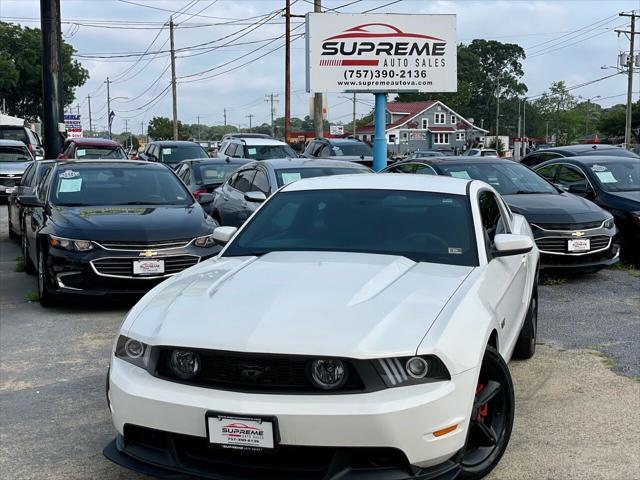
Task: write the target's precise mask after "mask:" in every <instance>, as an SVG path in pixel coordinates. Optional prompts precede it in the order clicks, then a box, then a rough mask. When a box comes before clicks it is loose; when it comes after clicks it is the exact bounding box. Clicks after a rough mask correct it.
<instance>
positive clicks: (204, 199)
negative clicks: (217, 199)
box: [198, 193, 214, 205]
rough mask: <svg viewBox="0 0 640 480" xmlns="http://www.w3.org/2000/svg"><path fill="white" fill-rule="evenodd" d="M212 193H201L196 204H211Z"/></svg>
mask: <svg viewBox="0 0 640 480" xmlns="http://www.w3.org/2000/svg"><path fill="white" fill-rule="evenodd" d="M213 197H214V195H213V193H201V194H200V196H199V197H198V203H199V204H200V205H207V204H209V203H211V202H213Z"/></svg>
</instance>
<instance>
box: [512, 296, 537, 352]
mask: <svg viewBox="0 0 640 480" xmlns="http://www.w3.org/2000/svg"><path fill="white" fill-rule="evenodd" d="M537 335H538V289H537V288H536V287H534V288H533V293H532V294H531V300H529V309H528V310H527V316H526V317H525V319H524V325H522V330H520V336H519V337H518V342H517V343H516V348H515V350H514V351H513V356H514V358H519V359H521V360H528V359H529V358H531V357H533V355H534V354H535V353H536V338H537Z"/></svg>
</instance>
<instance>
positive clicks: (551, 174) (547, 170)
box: [535, 165, 558, 182]
mask: <svg viewBox="0 0 640 480" xmlns="http://www.w3.org/2000/svg"><path fill="white" fill-rule="evenodd" d="M557 171H558V165H545V166H544V167H542V168H537V169H536V170H535V172H536V173H537V174H538V175H541V176H543V177H544V178H546V179H547V180H549V181H550V182H553V179H554V178H555V177H556V172H557Z"/></svg>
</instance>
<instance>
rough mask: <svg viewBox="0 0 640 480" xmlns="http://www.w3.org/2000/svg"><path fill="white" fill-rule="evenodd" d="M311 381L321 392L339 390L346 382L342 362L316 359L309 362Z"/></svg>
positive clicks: (345, 372)
mask: <svg viewBox="0 0 640 480" xmlns="http://www.w3.org/2000/svg"><path fill="white" fill-rule="evenodd" d="M311 381H312V382H313V384H314V385H315V386H316V387H318V388H321V389H323V390H334V389H336V388H340V387H341V386H342V385H344V383H345V382H346V381H347V369H346V368H345V365H344V362H343V361H342V360H335V359H318V360H314V361H313V362H311Z"/></svg>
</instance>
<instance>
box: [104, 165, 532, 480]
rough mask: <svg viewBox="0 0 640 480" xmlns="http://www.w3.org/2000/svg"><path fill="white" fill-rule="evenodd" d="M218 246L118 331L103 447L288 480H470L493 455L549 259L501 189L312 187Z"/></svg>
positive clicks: (396, 179) (295, 190) (443, 183)
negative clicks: (541, 266)
mask: <svg viewBox="0 0 640 480" xmlns="http://www.w3.org/2000/svg"><path fill="white" fill-rule="evenodd" d="M215 238H216V239H217V240H218V241H220V242H223V243H226V242H228V243H227V245H226V246H225V248H224V249H223V251H222V252H221V253H220V255H219V257H216V258H214V259H211V260H209V261H206V262H203V263H201V264H199V265H197V266H195V267H193V268H190V269H188V270H186V271H184V272H182V273H180V274H178V275H176V276H174V277H172V278H171V279H169V280H167V281H165V282H164V283H162V284H160V285H159V286H157V287H156V288H154V289H153V290H152V291H151V292H149V293H148V294H147V295H146V296H145V297H144V298H143V299H142V300H141V301H140V302H139V303H138V304H137V305H136V306H135V307H134V308H133V309H132V310H131V311H130V312H129V314H128V315H127V317H126V319H125V321H124V323H123V324H122V327H121V329H120V332H119V335H118V337H117V339H116V342H115V345H114V351H113V356H112V359H111V366H110V373H109V379H108V386H107V388H108V392H107V396H108V401H109V406H110V408H111V413H112V417H113V423H114V425H115V428H116V430H117V432H118V435H117V438H116V439H115V440H114V441H113V442H111V443H110V444H109V445H108V446H107V447H106V448H105V451H104V453H105V455H106V456H107V457H108V458H110V459H112V460H113V461H114V462H116V463H118V464H120V465H123V466H126V467H129V468H131V469H134V470H137V471H139V472H143V473H148V474H153V475H158V476H161V475H168V474H169V473H171V472H173V473H174V474H175V473H176V472H178V473H183V474H187V475H194V476H206V478H216V479H217V478H220V479H222V478H224V479H246V478H251V479H258V478H260V479H262V478H273V479H278V480H280V479H283V480H284V479H296V480H299V479H338V478H339V479H341V480H342V479H345V480H346V479H349V478H358V479H370V478H376V479H378V478H381V479H382V478H385V479H386V478H389V479H409V478H412V479H413V478H415V479H417V478H419V479H431V478H438V479H452V478H474V479H475V478H481V477H483V476H484V475H486V474H487V473H488V472H489V471H490V470H491V469H492V468H493V467H494V466H495V465H496V464H497V463H498V461H499V460H500V458H501V456H502V454H503V452H504V450H505V448H506V446H507V443H508V441H509V437H510V434H511V428H512V424H513V419H514V393H513V386H512V383H511V377H510V374H509V370H508V368H507V365H506V362H507V361H508V360H509V359H510V358H511V357H512V356H516V357H518V358H529V357H531V356H532V355H533V354H534V351H535V338H536V325H537V289H536V283H537V282H536V276H537V266H538V257H539V254H538V251H537V249H536V247H535V244H534V242H533V239H532V234H531V230H530V228H529V225H528V224H527V222H526V220H525V219H524V217H522V216H520V215H516V214H513V213H511V212H510V211H509V208H508V207H507V205H506V204H505V203H504V202H503V201H502V199H501V198H500V196H499V195H498V194H497V193H496V192H495V190H494V189H493V188H492V187H490V186H489V185H487V184H485V183H483V182H479V181H475V180H463V179H454V178H445V177H435V176H433V177H432V176H417V175H415V176H414V175H392V174H383V175H369V174H363V175H351V176H335V177H323V178H313V179H306V180H301V181H297V182H294V183H291V184H288V185H286V186H284V187H282V188H281V189H280V190H279V191H278V192H276V193H275V194H274V195H273V196H272V197H270V198H269V200H267V201H266V202H265V203H264V204H263V205H262V206H261V208H260V209H259V210H257V211H256V212H255V213H254V214H253V216H252V217H251V218H250V219H249V220H248V221H247V222H246V223H245V224H244V225H243V226H242V227H241V228H240V230H238V231H237V232H236V228H234V227H219V228H217V229H216V230H215ZM460 472H461V473H462V476H461V477H456V475H458V474H459V473H460Z"/></svg>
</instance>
